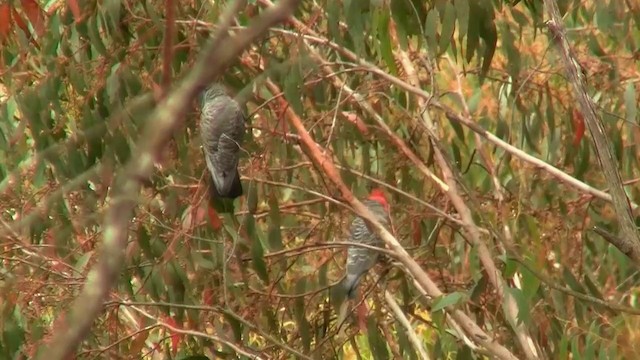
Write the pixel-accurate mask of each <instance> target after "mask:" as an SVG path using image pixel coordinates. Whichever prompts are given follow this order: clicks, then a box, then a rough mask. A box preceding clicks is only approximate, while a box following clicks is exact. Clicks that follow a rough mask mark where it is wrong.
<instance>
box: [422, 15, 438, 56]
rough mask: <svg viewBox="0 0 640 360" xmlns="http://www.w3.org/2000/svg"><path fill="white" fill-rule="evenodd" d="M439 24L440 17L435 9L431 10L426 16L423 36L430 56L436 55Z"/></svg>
mask: <svg viewBox="0 0 640 360" xmlns="http://www.w3.org/2000/svg"><path fill="white" fill-rule="evenodd" d="M439 22H440V15H439V14H438V11H437V10H436V9H431V10H430V11H429V13H428V14H427V20H426V21H425V29H424V35H425V36H426V37H427V39H426V40H427V47H428V48H429V53H430V54H432V56H436V55H437V54H438V41H437V39H438V23H439Z"/></svg>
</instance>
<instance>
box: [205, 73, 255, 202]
mask: <svg viewBox="0 0 640 360" xmlns="http://www.w3.org/2000/svg"><path fill="white" fill-rule="evenodd" d="M245 120H246V119H245V116H244V113H243V111H242V109H241V108H240V105H238V103H237V102H236V101H235V100H234V99H232V98H231V97H229V96H228V95H227V93H226V91H225V89H224V87H223V86H222V85H221V84H217V83H216V84H213V85H211V86H210V87H209V88H207V89H206V90H205V91H204V94H203V96H202V113H201V119H200V137H201V138H202V145H203V148H204V155H205V161H206V164H207V169H208V170H209V173H210V174H211V180H213V181H212V184H211V186H210V187H209V188H210V197H212V198H228V199H235V198H237V197H239V196H241V195H242V183H241V182H240V174H239V173H238V161H239V160H240V144H241V143H242V139H243V137H244V132H245Z"/></svg>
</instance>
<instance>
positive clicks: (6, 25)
mask: <svg viewBox="0 0 640 360" xmlns="http://www.w3.org/2000/svg"><path fill="white" fill-rule="evenodd" d="M11 25H13V24H12V23H11V7H10V6H9V4H2V5H0V41H2V42H4V40H5V39H6V38H7V37H8V36H9V33H10V32H11Z"/></svg>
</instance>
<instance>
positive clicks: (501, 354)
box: [266, 80, 517, 359]
mask: <svg viewBox="0 0 640 360" xmlns="http://www.w3.org/2000/svg"><path fill="white" fill-rule="evenodd" d="M266 86H267V87H268V88H269V90H270V91H271V92H272V93H274V94H278V93H280V92H281V91H280V89H279V88H278V87H277V86H276V85H275V84H274V83H273V82H272V81H270V80H269V81H267V83H266ZM278 101H279V102H280V108H281V109H285V110H284V116H285V117H286V118H287V119H288V120H289V123H290V124H291V126H292V127H294V128H295V129H296V132H297V133H298V135H299V136H300V146H301V148H302V150H303V151H304V153H305V154H306V155H307V157H308V158H309V159H310V160H311V161H312V162H313V163H314V164H315V166H316V167H317V168H318V169H321V170H322V172H323V173H324V174H325V175H326V176H327V178H328V180H329V181H331V182H332V183H333V185H335V186H336V187H337V188H338V190H339V191H340V194H341V195H342V197H343V198H344V200H345V201H346V202H347V203H348V204H349V205H351V207H352V208H353V210H354V212H355V213H356V215H358V216H360V217H362V218H363V219H364V220H365V221H366V222H367V223H369V224H370V225H371V226H372V228H373V229H374V231H375V232H376V234H378V236H380V237H381V238H382V240H383V241H384V242H385V244H386V245H387V246H388V247H389V249H390V250H391V251H392V252H393V253H394V257H395V258H396V259H397V260H399V261H400V262H401V263H402V264H403V265H404V266H405V268H406V269H407V272H408V274H409V275H410V276H411V277H412V278H414V279H415V280H416V281H417V282H418V284H419V285H420V288H421V289H424V291H425V292H426V293H427V294H428V295H429V296H431V297H439V296H442V295H443V293H442V291H440V289H439V288H438V287H437V286H436V284H435V283H434V282H433V281H432V280H431V279H430V278H429V276H428V275H427V274H426V273H425V272H424V270H423V269H422V268H421V267H420V265H418V263H416V262H415V260H414V259H413V258H412V257H411V256H410V255H409V254H408V253H407V251H406V250H405V249H404V248H403V247H402V245H400V243H399V242H398V240H397V239H396V238H395V237H394V236H393V235H391V233H390V232H389V231H388V230H387V229H385V228H384V227H383V226H382V225H381V224H380V223H379V222H378V220H377V219H376V218H375V217H374V216H373V214H372V213H371V211H369V209H367V208H366V207H365V206H364V205H363V204H362V203H361V202H360V201H359V200H358V199H356V198H355V197H354V196H353V193H351V191H350V190H349V188H348V187H347V186H346V185H345V183H344V182H343V181H342V179H341V177H340V174H339V172H338V169H337V168H336V167H335V165H334V164H333V161H332V159H331V158H330V157H328V156H327V155H325V154H322V152H321V151H320V148H319V146H318V144H316V142H315V141H313V139H312V138H311V135H309V132H308V131H307V129H306V128H305V127H304V125H303V124H302V121H301V120H300V118H299V117H298V116H297V115H296V113H295V112H294V111H293V109H292V107H291V106H289V104H288V103H287V102H286V100H284V99H283V98H279V99H278ZM450 311H451V316H452V317H453V318H454V319H455V320H456V322H457V323H458V324H459V325H460V326H461V327H462V328H463V329H464V330H465V333H466V334H468V335H469V337H470V338H471V339H472V340H473V341H475V342H476V343H478V344H480V345H481V346H483V347H484V348H485V349H487V351H489V352H490V353H491V354H493V355H494V356H495V357H496V358H499V359H517V357H516V356H515V355H513V354H512V353H511V352H510V351H509V350H508V349H507V348H505V347H504V346H502V345H501V344H499V343H497V342H495V341H494V340H493V339H492V338H491V337H490V336H489V335H488V334H487V333H485V332H484V331H483V330H482V329H481V328H480V327H479V326H478V325H477V324H476V323H475V322H474V321H473V320H471V319H470V318H469V317H468V316H467V315H466V314H465V313H464V312H462V311H460V310H456V309H451V310H450Z"/></svg>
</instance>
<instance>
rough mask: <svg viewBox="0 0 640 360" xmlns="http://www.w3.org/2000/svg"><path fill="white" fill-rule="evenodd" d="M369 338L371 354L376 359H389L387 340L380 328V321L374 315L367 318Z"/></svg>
mask: <svg viewBox="0 0 640 360" xmlns="http://www.w3.org/2000/svg"><path fill="white" fill-rule="evenodd" d="M367 330H368V331H367V340H368V341H369V348H370V349H371V355H372V356H373V358H374V359H375V360H386V359H389V350H388V349H387V342H386V340H385V338H384V336H383V335H382V333H380V330H379V329H378V322H377V321H376V318H375V317H374V316H369V317H368V318H367Z"/></svg>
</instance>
